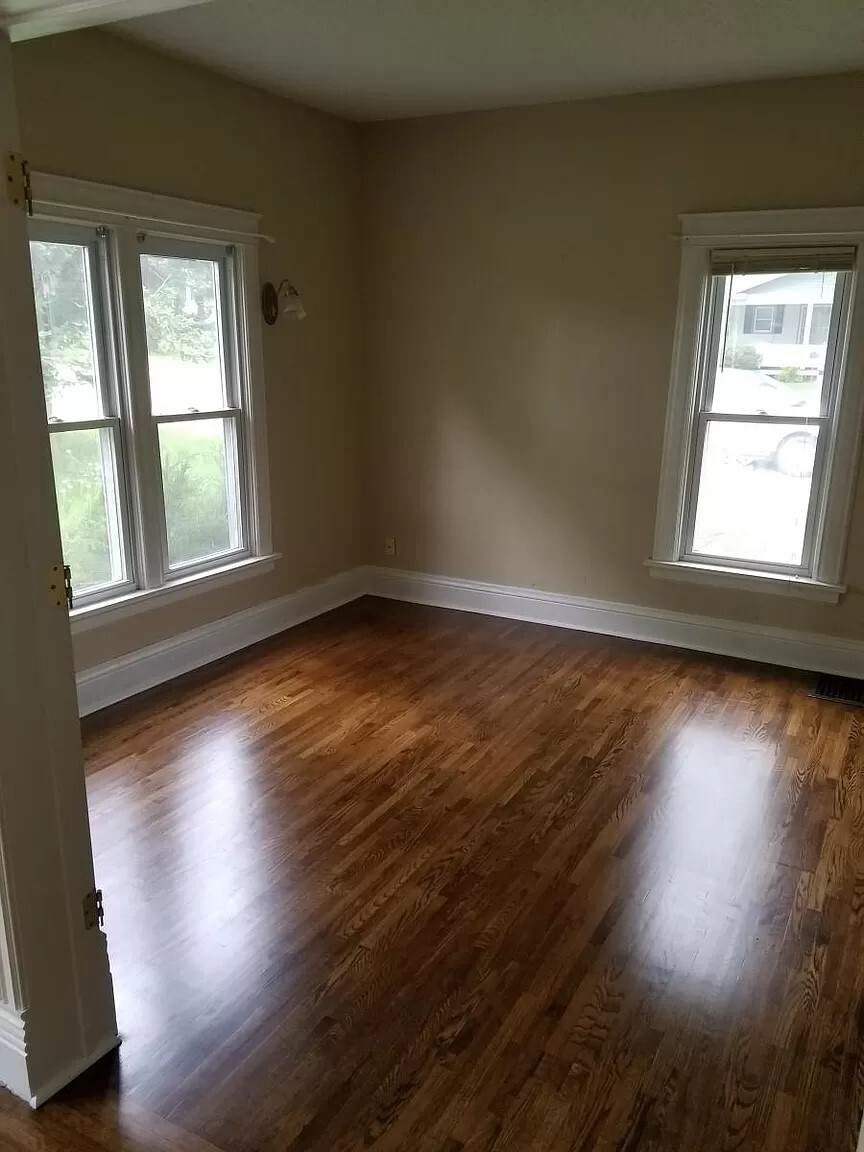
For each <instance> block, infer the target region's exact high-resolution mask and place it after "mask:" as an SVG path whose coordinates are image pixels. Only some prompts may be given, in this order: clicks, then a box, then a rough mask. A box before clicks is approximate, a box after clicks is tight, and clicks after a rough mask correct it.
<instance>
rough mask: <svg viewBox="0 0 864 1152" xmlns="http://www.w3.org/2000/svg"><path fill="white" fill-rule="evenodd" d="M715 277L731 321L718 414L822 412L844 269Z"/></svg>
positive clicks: (721, 358)
mask: <svg viewBox="0 0 864 1152" xmlns="http://www.w3.org/2000/svg"><path fill="white" fill-rule="evenodd" d="M715 280H716V282H717V285H718V288H719V290H720V297H721V299H722V301H723V320H722V329H721V332H720V351H719V355H718V359H717V373H716V378H715V380H714V381H713V384H714V387H713V394H712V393H711V390H710V389H709V395H711V402H710V411H712V412H736V413H741V414H744V415H746V414H749V413H751V412H752V413H762V414H767V415H770V416H817V415H818V414H819V412H820V411H821V397H822V380H823V376H824V373H825V355H826V352H827V340H828V335H827V333H828V326H829V324H830V319H831V311H832V306H833V303H834V298H835V292H836V290H837V283H838V281H837V273H836V272H783V273H760V274H758V275H755V274H749V275H746V276H718V277H716V278H715Z"/></svg>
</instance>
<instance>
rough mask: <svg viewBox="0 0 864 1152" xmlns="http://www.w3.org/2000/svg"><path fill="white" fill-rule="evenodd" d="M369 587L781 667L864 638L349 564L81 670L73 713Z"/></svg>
mask: <svg viewBox="0 0 864 1152" xmlns="http://www.w3.org/2000/svg"><path fill="white" fill-rule="evenodd" d="M367 593H368V594H370V595H374V596H382V597H385V598H387V599H391V600H408V601H411V602H413V603H415V604H430V605H434V606H435V607H438V608H456V609H459V610H460V611H463V612H479V613H482V614H484V615H487V616H503V617H506V618H507V619H511V620H528V621H532V622H533V623H536V624H551V625H554V626H556V627H558V628H573V629H577V630H579V631H583V632H596V633H599V634H601V635H605V636H621V637H625V638H627V639H630V640H646V641H649V642H651V643H654V644H667V645H671V646H673V647H676V648H690V649H693V650H695V651H697V652H713V653H716V654H717V655H719V656H736V657H739V658H740V659H742V660H756V661H759V662H761V663H765V664H779V665H782V666H784V667H787V668H803V669H806V670H807V671H813V672H831V673H834V674H836V675H840V676H857V677H861V676H862V675H864V642H862V641H860V640H844V639H841V638H840V637H836V636H820V635H816V634H813V633H809V632H790V631H786V630H784V629H781V628H767V627H765V626H764V625H759V624H740V623H736V622H735V621H732V620H718V619H714V618H712V617H709V616H688V615H685V614H684V613H683V612H668V611H665V610H663V609H660V608H642V607H639V606H637V605H635V604H616V603H613V602H610V601H606V600H586V599H582V598H580V597H577V596H565V595H563V594H561V593H557V592H538V591H537V590H536V589H533V588H516V587H509V586H508V585H505V584H483V583H480V582H478V581H476V580H459V579H455V578H453V577H449V576H432V575H428V574H426V573H422V572H403V571H399V570H397V569H393V568H352V569H350V570H349V571H347V572H343V573H341V574H340V575H338V576H333V577H331V578H330V579H329V580H324V581H322V582H321V583H320V584H313V585H310V586H309V587H308V588H301V589H300V590H299V591H297V592H292V593H290V594H289V595H288V596H281V597H280V598H279V599H278V600H270V601H268V602H267V603H266V604H260V605H257V606H256V607H254V608H247V609H246V610H245V611H243V612H237V613H235V614H234V615H233V616H228V617H226V618H225V619H223V620H215V621H214V622H213V623H212V624H205V625H204V626H203V627H202V628H195V629H194V630H193V631H191V632H183V633H181V635H179V636H173V637H171V638H170V639H168V640H163V641H160V642H159V643H158V644H151V645H149V646H148V647H147V648H141V649H139V650H138V651H137V652H130V653H128V654H127V655H125V656H120V657H119V658H118V659H117V660H111V661H109V662H108V663H107V664H99V665H97V666H96V667H95V668H88V669H86V670H85V671H84V672H81V673H79V674H78V678H77V680H78V707H79V711H80V714H81V715H82V716H86V715H88V714H89V713H91V712H96V711H98V709H100V708H105V707H107V706H108V705H109V704H116V703H117V702H118V701H120V700H125V699H127V697H129V696H135V695H137V694H138V693H139V692H144V691H145V690H146V689H147V688H153V687H155V686H156V685H157V684H163V683H165V682H166V681H167V680H172V679H173V678H174V677H175V676H181V675H183V673H184V672H191V671H192V670H193V669H195V668H200V667H202V666H203V665H205V664H209V663H211V662H212V661H214V660H218V659H220V657H222V656H227V655H229V654H230V653H231V652H237V651H239V650H240V649H241V648H246V647H248V646H249V645H250V644H255V643H256V642H257V641H259V640H264V639H266V638H267V637H268V636H275V635H276V634H277V633H278V632H284V631H285V630H286V629H288V628H293V627H294V626H295V625H296V624H301V623H302V622H303V621H304V620H309V619H311V618H312V617H313V616H320V615H321V614H322V613H324V612H329V611H330V610H331V609H332V608H338V607H339V605H340V604H345V603H347V602H348V601H349V600H355V599H357V597H358V596H363V595H364V594H367Z"/></svg>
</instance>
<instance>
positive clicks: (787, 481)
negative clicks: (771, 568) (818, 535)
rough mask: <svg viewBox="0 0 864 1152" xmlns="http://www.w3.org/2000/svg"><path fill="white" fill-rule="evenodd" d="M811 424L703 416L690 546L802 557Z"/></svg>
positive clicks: (720, 552) (753, 556)
mask: <svg viewBox="0 0 864 1152" xmlns="http://www.w3.org/2000/svg"><path fill="white" fill-rule="evenodd" d="M818 436H819V429H818V427H812V428H811V427H807V428H803V427H801V425H796V424H762V423H752V424H751V423H739V422H732V421H715V420H711V421H709V423H708V428H707V432H706V435H705V447H704V451H703V455H702V469H701V475H700V478H699V489H698V503H697V506H696V523H695V529H694V533H693V552H694V553H697V554H701V555H709V556H722V557H728V558H730V559H735V560H752V561H754V562H758V563H765V564H769V563H770V564H788V565H793V566H795V565H799V564H801V562H802V555H803V548H804V533H805V529H806V525H807V510H808V507H809V504H810V486H811V478H812V475H813V464H814V461H815V457H816V444H817V440H818Z"/></svg>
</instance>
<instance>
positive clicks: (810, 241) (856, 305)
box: [649, 208, 864, 592]
mask: <svg viewBox="0 0 864 1152" xmlns="http://www.w3.org/2000/svg"><path fill="white" fill-rule="evenodd" d="M680 221H681V234H680V235H681V241H682V250H681V272H680V280H679V295H678V314H677V321H676V326H675V339H674V345H673V357H672V375H671V383H670V389H669V400H668V405H667V411H666V423H665V434H664V447H663V458H662V464H661V477H660V494H659V499H658V505H657V520H656V526H655V536H654V547H653V551H652V558H651V559H652V561H653V562H655V567H658V568H659V567H660V566H662V567H663V568H664V571H663V573H662V574H663V575H664V576H668V566H669V565H676V564H677V565H680V566H681V570H682V573H683V576H682V578H686V576H687V571H688V569H693V568H695V567H700V568H708V569H709V570H711V569H712V568H714V567H715V565H713V564H711V563H707V564H706V562H705V561H706V558H705V557H702V556H699V557H693V556H685V553H684V549H683V544H684V527H685V520H684V516H685V510H686V499H687V496H688V493H689V491H690V490H691V486H692V477H691V476H690V474H689V468H690V462H691V461H692V460H693V459H694V456H695V447H696V445H695V443H694V437H695V435H696V426H697V422H696V420H695V416H696V412H697V404H698V403H699V396H698V383H699V381H700V379H701V378H702V377H704V364H703V363H700V357H704V356H705V349H706V345H707V343H708V339H709V333H708V332H707V331H706V325H707V324H709V323H710V322H711V313H710V309H709V307H708V293H709V292H710V289H711V270H712V262H714V261H717V260H719V259H720V258H721V251H720V250H724V249H725V250H733V251H736V252H742V253H743V251H745V250H746V251H747V252H753V253H754V254H755V253H756V251H757V250H758V249H771V250H774V251H776V252H777V253H778V255H779V253H780V250H783V251H784V252H787V254H788V255H790V256H792V255H794V254H796V252H797V253H798V254H799V255H801V254H802V252H801V250H802V249H804V250H806V251H807V253H808V255H809V254H813V253H814V252H815V251H816V250H818V249H819V248H820V247H823V246H824V247H825V248H826V249H828V250H830V251H831V252H832V253H834V254H836V256H838V257H840V258H842V259H843V260H845V261H846V264H847V267H848V265H849V264H850V263H851V264H852V271H851V275H850V276H848V281H849V283H848V289H847V290H848V298H847V300H846V308H847V310H848V312H847V316H848V318H847V322H846V330H845V332H844V333H843V334H842V336H843V339H842V340H841V341H840V342H839V343H838V346H837V348H836V358H837V362H836V364H835V369H834V373H833V375H834V377H835V378H836V381H837V385H836V387H837V395H836V410H835V419H834V427H833V436H832V440H833V443H832V444H831V445H827V444H826V445H825V448H824V449H823V451H825V452H826V454H827V455H828V457H829V458H828V459H827V460H825V462H824V468H825V477H826V480H825V483H824V484H823V485H822V488H821V496H820V499H821V506H820V507H819V509H818V512H817V515H816V517H815V519H816V521H817V522H816V523H815V524H814V526H813V527H814V532H815V537H814V542H813V561H812V565H811V568H810V571H809V572H808V573H807V574H806V576H805V579H807V580H808V581H809V582H810V584H811V585H812V584H816V585H825V586H830V588H831V589H832V592H833V591H836V589H837V588H839V587H841V584H840V581H841V576H842V569H843V561H844V556H845V545H846V537H847V535H848V528H849V522H850V519H851V514H852V503H853V500H854V481H855V477H856V472H857V463H858V451H859V441H860V431H861V422H862V414H864V413H862V409H864V381H862V376H864V291H862V290H861V286H862V284H864V208H839V209H824V210H823V209H812V210H810V209H807V210H799V209H795V210H791V211H780V212H733V213H706V214H699V215H684V216H682V217H680ZM850 250H852V251H853V252H854V259H852V258H851V253H850ZM712 253H713V255H712ZM841 253H842V255H841ZM826 255H827V252H826ZM841 345H842V346H841ZM827 369H828V365H827V364H826V373H827ZM650 566H651V564H650V563H649V567H650ZM721 567H722V568H724V569H725V570H726V571H728V570H729V569H730V567H736V566H735V565H730V563H729V561H728V560H723V562H722V565H721V564H720V563H718V564H717V565H716V568H717V570H718V572H719V570H720V568H721ZM740 571H741V572H742V576H743V575H746V574H747V573H748V572H751V573H753V574H755V575H757V576H758V581H757V583H758V585H759V586H761V587H764V584H765V580H766V579H770V578H771V577H772V576H775V577H776V579H777V580H778V581H781V582H784V583H785V584H787V585H788V583H789V580H790V575H789V574H788V573H783V572H780V571H776V572H772V571H771V570H770V569H769V570H768V571H766V570H765V569H763V568H762V567H761V566H760V565H757V564H749V565H747V566H745V565H743V564H742V566H741V569H740ZM653 574H660V572H659V571H656V572H654V573H653ZM800 575H805V574H804V573H800ZM697 582H700V583H706V582H708V581H706V580H704V579H701V578H700V579H699V580H698V581H697ZM734 586H744V584H743V581H739V582H738V583H737V584H736V585H734Z"/></svg>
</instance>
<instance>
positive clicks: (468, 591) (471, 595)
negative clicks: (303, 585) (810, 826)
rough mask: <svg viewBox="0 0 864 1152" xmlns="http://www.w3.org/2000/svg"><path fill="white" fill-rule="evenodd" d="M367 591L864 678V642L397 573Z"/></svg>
mask: <svg viewBox="0 0 864 1152" xmlns="http://www.w3.org/2000/svg"><path fill="white" fill-rule="evenodd" d="M366 588H367V591H368V592H369V593H371V594H373V595H375V596H383V597H386V598H388V599H391V600H408V601H411V602H412V603H415V604H430V605H434V606H435V607H438V608H456V609H458V610H460V611H463V612H479V613H482V614H484V615H487V616H503V617H506V618H507V619H512V620H528V621H532V622H533V623H536V624H551V625H555V626H556V627H558V628H573V629H576V630H578V631H582V632H596V633H599V634H601V635H605V636H621V637H624V638H626V639H629V640H645V641H649V642H651V643H653V644H667V645H671V646H673V647H676V648H690V649H693V650H694V651H697V652H712V653H715V654H716V655H719V656H736V657H738V658H740V659H742V660H756V661H758V662H760V663H765V664H779V665H782V666H784V667H787V668H803V669H805V670H807V671H813V672H830V673H834V674H835V675H840V676H857V677H860V676H861V675H862V674H864V642H862V641H855V640H843V639H841V638H839V637H836V636H820V635H814V634H812V633H808V632H791V631H785V630H784V629H781V628H768V627H765V626H764V625H758V624H740V623H736V622H735V621H732V620H718V619H714V618H712V617H708V616H688V615H685V614H684V613H683V612H668V611H665V610H663V609H660V608H642V607H638V606H636V605H634V604H617V603H612V602H609V601H605V600H586V599H582V598H580V597H577V596H565V595H562V594H560V593H555V592H538V591H537V590H536V589H533V588H516V587H509V586H507V585H504V584H482V583H479V582H478V581H475V580H459V579H454V578H452V577H448V576H432V575H428V574H425V573H420V572H403V571H398V570H395V569H392V568H370V569H368V570H367V578H366Z"/></svg>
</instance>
